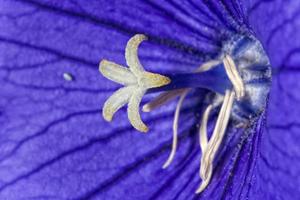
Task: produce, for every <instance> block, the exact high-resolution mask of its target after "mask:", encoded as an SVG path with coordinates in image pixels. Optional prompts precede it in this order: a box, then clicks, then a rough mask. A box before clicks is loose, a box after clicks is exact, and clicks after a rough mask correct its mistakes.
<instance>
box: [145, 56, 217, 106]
mask: <svg viewBox="0 0 300 200" xmlns="http://www.w3.org/2000/svg"><path fill="white" fill-rule="evenodd" d="M220 63H221V61H220V60H211V61H208V62H205V63H203V64H202V65H200V66H199V67H198V68H196V70H194V72H195V73H201V72H205V71H209V70H211V69H212V68H214V67H216V66H217V65H218V64H220ZM185 90H186V89H177V90H171V91H167V92H163V93H161V94H160V95H159V96H158V97H156V98H155V99H154V100H152V101H150V102H149V103H147V104H145V105H144V106H143V111H144V112H150V111H152V110H154V109H156V108H158V107H160V106H162V105H164V104H166V103H167V102H169V101H171V100H172V99H174V98H176V97H178V96H180V95H182V94H183V93H184V92H185Z"/></svg>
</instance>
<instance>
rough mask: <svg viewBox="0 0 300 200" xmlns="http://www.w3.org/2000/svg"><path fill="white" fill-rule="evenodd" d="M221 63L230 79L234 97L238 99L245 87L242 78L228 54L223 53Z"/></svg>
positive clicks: (243, 92)
mask: <svg viewBox="0 0 300 200" xmlns="http://www.w3.org/2000/svg"><path fill="white" fill-rule="evenodd" d="M223 64H224V67H225V70H226V73H227V76H228V78H229V79H230V81H231V83H232V85H233V87H234V91H235V93H236V97H237V99H238V100H240V99H241V98H242V97H244V95H245V87H244V83H243V81H242V78H241V77H240V75H239V73H238V71H237V68H236V66H235V63H234V61H233V59H232V58H231V57H230V56H229V55H225V57H224V59H223Z"/></svg>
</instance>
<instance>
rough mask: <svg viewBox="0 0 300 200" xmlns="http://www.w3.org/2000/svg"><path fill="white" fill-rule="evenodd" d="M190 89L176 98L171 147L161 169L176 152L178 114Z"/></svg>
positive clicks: (165, 166)
mask: <svg viewBox="0 0 300 200" xmlns="http://www.w3.org/2000/svg"><path fill="white" fill-rule="evenodd" d="M189 91H190V90H189V89H185V91H184V92H183V93H182V94H181V95H180V98H179V100H178V103H177V106H176V110H175V114H174V121H173V142H172V149H171V153H170V155H169V157H168V159H167V161H166V162H165V164H164V165H163V167H162V168H163V169H165V168H167V167H168V166H169V165H170V164H171V162H172V161H173V159H174V156H175V153H176V149H177V140H178V139H177V134H178V121H179V114H180V109H181V107H182V103H183V101H184V99H185V97H186V95H187V94H188V92H189Z"/></svg>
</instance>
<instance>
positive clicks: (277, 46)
mask: <svg viewBox="0 0 300 200" xmlns="http://www.w3.org/2000/svg"><path fill="white" fill-rule="evenodd" d="M1 5H2V6H1V7H2V9H1V11H0V12H1V18H0V20H1V21H0V25H1V30H2V31H1V33H0V51H1V63H0V64H1V67H0V81H1V92H0V96H1V99H0V122H1V132H0V133H1V143H0V149H1V150H0V167H1V168H0V177H1V179H0V180H1V182H0V199H5V200H6V199H8V200H11V199H12V200H14V199H28V198H32V199H276V198H277V199H295V198H296V197H298V196H299V193H300V191H299V189H298V187H297V186H298V185H299V174H300V173H299V165H300V150H299V145H297V144H298V143H299V138H298V137H297V132H298V127H299V126H298V122H297V118H298V116H299V111H298V109H297V107H298V101H299V98H300V97H299V95H298V93H297V92H295V91H297V89H298V85H299V84H298V83H297V80H298V79H299V77H298V76H299V75H298V68H299V67H298V65H297V64H298V63H299V46H300V41H299V40H297V38H298V35H299V30H298V29H297V25H298V23H299V10H300V7H299V3H297V2H296V1H293V2H282V1H276V0H274V1H227V0H223V1H207V0H203V1H165V2H163V3H162V2H160V1H153V0H152V1H130V0H128V1H122V3H120V1H96V0H93V1H89V2H88V3H87V2H86V1H81V0H78V1H56V2H54V1H52V2H51V1H50V2H49V1H48V2H46V1H45V2H44V1H34V0H22V1H21V0H20V1H14V2H11V1H4V0H3V1H2V2H1ZM136 34H143V35H146V36H147V37H148V40H147V41H144V42H143V43H141V45H140V47H139V54H138V55H139V59H140V61H141V64H142V66H143V67H144V69H145V70H146V71H148V72H153V73H155V74H161V75H166V76H167V77H170V78H171V83H170V84H172V80H175V79H174V77H175V78H176V77H177V75H178V74H184V75H185V77H186V74H185V73H188V74H189V77H191V78H193V77H195V76H193V75H195V73H193V70H195V69H196V68H197V67H199V66H200V65H201V64H203V63H206V62H209V61H211V60H213V59H215V58H220V55H221V54H222V53H223V50H224V46H226V45H229V46H230V42H233V43H234V42H236V41H237V39H236V35H239V36H240V35H247V34H250V35H252V36H255V38H256V39H257V41H259V42H260V43H261V44H262V46H263V48H264V51H265V53H266V55H267V57H268V59H269V61H270V66H271V67H272V84H271V85H270V86H268V87H270V88H269V89H270V95H269V98H268V100H267V103H268V105H267V107H266V110H264V109H263V110H261V111H262V113H260V115H259V117H258V118H257V119H255V121H252V122H251V123H250V124H248V126H247V128H243V127H242V128H237V127H236V126H235V125H234V124H233V123H232V118H231V119H230V122H229V125H228V126H227V129H226V131H225V135H224V137H223V139H222V144H221V145H220V148H219V149H218V153H217V154H216V156H215V157H214V159H213V165H210V166H213V170H212V176H211V179H210V181H209V184H208V185H207V187H206V188H205V190H203V191H202V192H201V193H200V194H197V195H196V194H195V191H196V190H197V188H198V187H199V185H200V184H201V179H200V178H199V167H200V160H201V156H202V153H201V149H200V146H199V138H198V137H199V135H198V130H199V128H201V126H200V127H197V125H199V124H200V123H199V122H200V121H201V119H204V121H205V117H204V118H203V117H202V115H203V114H204V113H205V110H206V107H205V105H208V104H209V102H211V101H210V100H211V98H210V97H209V96H206V97H207V98H205V99H204V98H203V97H204V96H205V95H206V94H207V90H201V89H194V88H192V89H191V90H190V91H189V93H186V97H185V100H184V101H182V102H181V106H179V107H181V109H180V118H178V119H177V122H178V123H177V124H178V142H179V145H178V148H177V150H176V155H175V157H174V159H173V161H172V164H171V165H169V166H168V168H166V169H161V167H162V165H163V164H164V163H165V161H166V160H167V158H168V155H169V153H170V150H171V146H172V125H173V124H172V120H173V115H174V110H176V103H177V101H176V100H173V101H170V102H169V103H168V104H164V105H163V106H162V107H161V108H158V109H156V110H154V111H151V112H149V113H141V118H142V120H143V121H144V122H145V124H147V125H148V126H149V131H148V133H147V134H139V133H138V131H136V130H135V129H134V128H133V127H132V126H131V125H130V123H129V122H128V120H127V113H126V110H122V109H121V110H120V111H118V113H116V114H115V116H114V119H113V121H112V123H107V122H106V121H105V120H104V119H103V118H102V116H101V112H102V111H101V108H102V107H103V105H104V102H105V101H106V100H107V99H108V98H109V96H111V95H112V94H113V92H114V91H116V90H117V89H118V88H119V87H120V85H117V84H115V83H113V82H111V81H108V80H107V79H105V78H104V77H103V76H101V75H100V74H99V71H98V65H99V62H100V60H102V59H106V60H108V61H110V62H114V63H117V64H119V65H121V66H126V64H125V61H126V60H125V58H124V48H125V47H126V44H127V42H128V41H129V40H130V38H132V37H133V36H134V35H136ZM228 59H230V58H228ZM229 61H230V60H229ZM222 69H223V68H222ZM212 70H213V69H212ZM216 70H217V68H216ZM213 72H215V73H217V74H218V73H219V72H217V71H213ZM207 73H208V72H207ZM200 74H201V73H200ZM200 74H197V75H200ZM221 74H226V73H221ZM207 75H208V74H206V76H204V75H203V76H202V77H208V76H207ZM219 75H220V73H219V74H218V76H217V77H219ZM258 75H260V74H258ZM176 80H178V82H176V81H175V83H180V84H183V85H184V84H186V85H187V84H190V85H189V86H192V85H194V84H195V82H188V83H186V82H185V83H183V82H182V80H183V79H182V78H178V79H176ZM188 80H195V79H188ZM221 80H223V79H220V81H221ZM227 83H229V84H231V83H232V81H230V80H229V82H226V83H224V88H227V86H228V85H227ZM180 84H179V85H180ZM197 84H199V85H200V84H202V86H205V87H207V84H204V83H200V82H197ZM183 85H181V86H183ZM186 85H185V86H186ZM199 85H198V86H199ZM216 85H219V84H216ZM216 85H215V86H216ZM230 86H234V84H232V85H230ZM164 87H166V88H167V87H168V85H166V86H164ZM178 87H179V86H178ZM246 87H247V86H246ZM224 88H216V87H212V88H209V89H215V90H218V91H219V90H221V91H223V89H224ZM159 89H160V88H152V89H149V90H148V89H147V91H148V92H147V94H146V95H144V96H143V101H142V105H143V104H144V103H147V102H151V101H152V100H153V99H155V98H156V97H157V91H159ZM176 89H178V90H180V89H182V88H180V87H179V88H176ZM261 91H266V89H265V88H264V89H262V90H261ZM169 94H170V93H169ZM180 94H182V93H180ZM255 102H257V101H255ZM148 105H149V104H148ZM208 108H210V107H208ZM144 110H147V106H146V107H145V109H144ZM238 111H240V110H239V109H237V110H234V109H233V113H238ZM207 112H208V111H207ZM217 115H218V113H211V114H210V115H209V116H208V117H207V119H206V121H207V134H208V141H210V139H211V138H210V136H211V133H212V132H213V129H214V127H215V126H214V125H215V121H216V119H217ZM204 116H206V115H205V114H204ZM125 119H126V120H125ZM202 124H203V123H202ZM203 128H204V129H205V127H203V126H202V129H203ZM204 136H205V135H204Z"/></svg>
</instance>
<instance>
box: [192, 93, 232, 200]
mask: <svg viewBox="0 0 300 200" xmlns="http://www.w3.org/2000/svg"><path fill="white" fill-rule="evenodd" d="M234 96H235V93H234V92H233V91H228V90H227V91H226V93H225V97H224V101H223V104H222V107H221V111H220V113H219V116H218V119H217V122H216V125H215V129H214V131H213V134H212V137H211V139H210V140H209V142H208V144H207V145H203V144H201V143H200V147H201V150H202V158H201V167H200V177H201V179H202V183H201V185H200V187H199V188H198V189H197V191H196V193H197V194H198V193H200V192H202V191H203V190H204V189H205V188H206V187H207V185H208V183H209V181H210V178H211V175H212V170H213V166H212V165H213V160H214V157H215V155H216V153H217V151H218V149H219V146H220V144H221V142H222V139H223V136H224V133H225V130H226V128H227V125H228V122H229V118H230V112H231V108H232V105H233V101H234ZM207 110H208V108H207V109H206V111H205V113H204V117H203V118H204V120H203V121H204V124H201V127H202V126H206V124H205V121H206V122H207V120H206V119H205V118H206V115H207V116H208V114H209V111H207ZM201 127H200V131H201V130H204V131H205V129H206V128H205V127H202V128H201ZM201 135H202V134H201ZM201 135H200V136H201ZM202 137H203V136H202ZM204 140H205V139H204ZM205 143H206V142H205V141H204V144H205ZM202 148H204V149H202Z"/></svg>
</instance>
